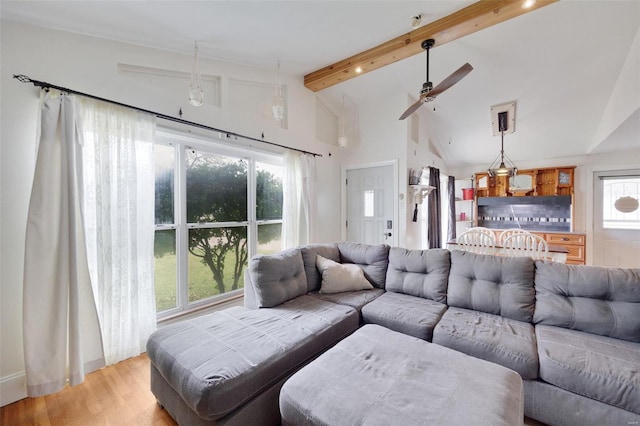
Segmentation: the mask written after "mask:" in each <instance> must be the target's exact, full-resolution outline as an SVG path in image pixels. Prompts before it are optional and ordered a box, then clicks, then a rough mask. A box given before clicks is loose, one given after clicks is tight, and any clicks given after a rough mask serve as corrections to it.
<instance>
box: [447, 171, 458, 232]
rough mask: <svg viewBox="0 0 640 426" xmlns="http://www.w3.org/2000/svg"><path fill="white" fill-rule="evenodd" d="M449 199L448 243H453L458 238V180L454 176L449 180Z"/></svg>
mask: <svg viewBox="0 0 640 426" xmlns="http://www.w3.org/2000/svg"><path fill="white" fill-rule="evenodd" d="M447 199H448V201H449V208H448V209H447V213H448V216H449V220H448V221H447V222H448V223H447V241H451V240H454V239H455V238H456V178H455V177H454V176H449V179H448V180H447Z"/></svg>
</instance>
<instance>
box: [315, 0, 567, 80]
mask: <svg viewBox="0 0 640 426" xmlns="http://www.w3.org/2000/svg"><path fill="white" fill-rule="evenodd" d="M556 1H558V0H537V1H536V2H535V4H534V5H533V6H531V7H530V8H527V9H525V8H523V6H522V4H523V2H524V0H480V1H479V2H477V3H473V4H472V5H470V6H467V7H465V8H463V9H460V10H459V11H457V12H454V13H452V14H451V15H448V16H445V17H444V18H441V19H438V20H437V21H434V22H432V23H430V24H426V25H424V26H422V27H420V28H417V29H415V30H413V31H411V32H408V33H406V34H404V35H401V36H399V37H396V38H394V39H392V40H389V41H387V42H384V43H382V44H380V45H378V46H376V47H373V48H371V49H368V50H365V51H364V52H360V53H358V54H356V55H353V56H351V57H350V58H347V59H343V60H341V61H339V62H336V63H335V64H332V65H329V66H327V67H324V68H322V69H319V70H317V71H314V72H312V73H310V74H307V75H305V76H304V86H305V87H306V88H307V89H310V90H312V91H314V92H317V91H319V90H322V89H326V88H328V87H331V86H334V85H336V84H338V83H342V82H343V81H347V80H350V79H352V78H354V77H357V76H359V75H363V74H366V73H368V72H371V71H374V70H377V69H378V68H382V67H384V66H386V65H390V64H392V63H394V62H397V61H400V60H402V59H406V58H408V57H410V56H413V55H416V54H418V53H421V52H424V50H423V49H422V47H421V44H422V42H423V41H424V40H426V39H429V38H432V39H434V40H435V45H434V47H438V46H441V45H443V44H445V43H447V42H450V41H453V40H457V39H459V38H461V37H464V36H466V35H469V34H472V33H474V32H476V31H479V30H482V29H485V28H489V27H491V26H493V25H496V24H499V23H501V22H504V21H507V20H509V19H512V18H515V17H517V16H520V15H524V14H525V13H529V12H531V11H533V10H536V9H539V8H541V7H544V6H547V5H549V4H552V3H555V2H556ZM358 67H359V68H360V72H356V69H357V68H358Z"/></svg>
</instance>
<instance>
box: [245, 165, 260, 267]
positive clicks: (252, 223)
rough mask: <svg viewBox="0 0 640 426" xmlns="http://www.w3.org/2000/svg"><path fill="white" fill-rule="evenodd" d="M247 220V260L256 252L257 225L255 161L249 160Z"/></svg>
mask: <svg viewBox="0 0 640 426" xmlns="http://www.w3.org/2000/svg"><path fill="white" fill-rule="evenodd" d="M247 178H248V179H249V181H248V182H247V201H248V203H247V209H248V211H247V219H248V220H249V227H248V229H247V237H248V239H249V241H248V244H247V245H248V248H249V259H251V258H252V257H253V256H255V254H256V253H257V251H258V225H257V224H256V182H257V179H256V160H255V159H254V158H250V159H249V173H247Z"/></svg>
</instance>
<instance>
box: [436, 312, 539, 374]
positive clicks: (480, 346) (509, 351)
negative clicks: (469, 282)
mask: <svg viewBox="0 0 640 426" xmlns="http://www.w3.org/2000/svg"><path fill="white" fill-rule="evenodd" d="M433 343H437V344H439V345H442V346H446V347H448V348H451V349H455V350H457V351H460V352H464V353H466V354H468V355H472V356H475V357H477V358H481V359H484V360H487V361H491V362H495V363H496V364H500V365H503V366H505V367H507V368H510V369H512V370H515V371H517V372H518V373H519V374H520V375H521V376H522V378H523V379H535V378H537V377H538V353H537V347H536V337H535V332H534V329H533V325H532V324H529V323H527V322H522V321H516V320H512V319H509V318H505V317H501V316H498V315H492V314H486V313H483V312H477V311H469V310H467V309H460V308H449V309H447V311H446V312H445V313H444V315H443V316H442V319H441V320H440V322H438V324H437V325H436V328H435V329H434V330H433Z"/></svg>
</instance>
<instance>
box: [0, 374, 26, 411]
mask: <svg viewBox="0 0 640 426" xmlns="http://www.w3.org/2000/svg"><path fill="white" fill-rule="evenodd" d="M26 397H27V376H26V375H25V373H24V371H21V372H19V373H15V374H12V375H10V376H5V377H1V378H0V407H4V406H5V405H9V404H11V403H13V402H16V401H20V400H21V399H24V398H26Z"/></svg>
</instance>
